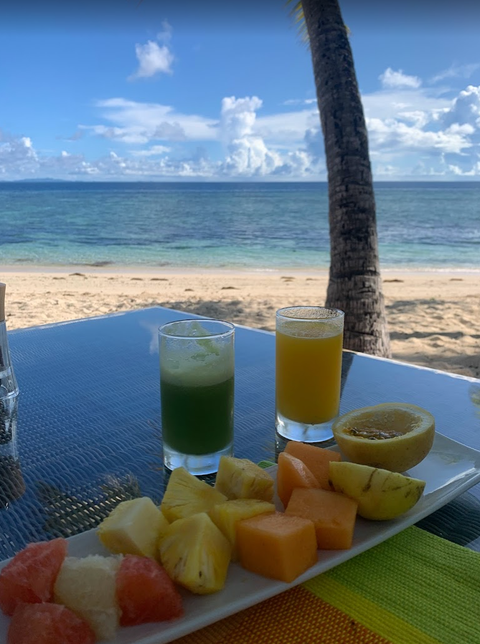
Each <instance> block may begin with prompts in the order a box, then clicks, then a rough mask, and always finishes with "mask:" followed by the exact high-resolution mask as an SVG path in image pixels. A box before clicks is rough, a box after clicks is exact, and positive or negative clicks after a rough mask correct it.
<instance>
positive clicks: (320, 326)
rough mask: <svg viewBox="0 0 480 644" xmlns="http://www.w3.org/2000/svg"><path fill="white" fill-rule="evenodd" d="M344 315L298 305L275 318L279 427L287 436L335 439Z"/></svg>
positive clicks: (303, 439)
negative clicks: (333, 423) (333, 424)
mask: <svg viewBox="0 0 480 644" xmlns="http://www.w3.org/2000/svg"><path fill="white" fill-rule="evenodd" d="M343 321H344V313H343V311H339V310H337V309H328V308H324V307H321V306H293V307H288V308H284V309H279V310H278V311H277V315H276V429H277V432H278V433H279V434H280V435H281V436H283V437H284V438H288V439H290V440H297V441H303V442H305V443H318V442H323V441H327V440H330V439H332V438H333V433H332V421H333V420H334V418H335V417H336V416H337V415H338V411H339V406H340V388H341V387H340V385H341V373H342V347H343Z"/></svg>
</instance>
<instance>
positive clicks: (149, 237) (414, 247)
mask: <svg viewBox="0 0 480 644" xmlns="http://www.w3.org/2000/svg"><path fill="white" fill-rule="evenodd" d="M375 193H376V201H377V225H378V233H379V245H380V260H381V264H382V267H383V268H392V269H394V268H396V269H414V270H419V269H433V270H447V269H449V270H451V269H454V270H455V269H457V270H478V271H480V183H473V182H472V183H379V184H376V186H375ZM329 243H330V242H329V234H328V195H327V186H326V184H313V183H309V184H305V183H274V184H272V183H263V184H261V183H250V184H248V183H236V184H232V183H230V184H225V183H222V184H211V183H205V184H194V183H170V184H165V183H145V184H142V183H0V264H1V265H26V266H32V267H34V266H36V267H39V266H50V265H79V266H82V265H83V266H86V265H105V266H108V265H111V266H112V267H114V266H115V265H116V266H132V267H139V268H141V267H145V268H146V267H161V266H164V267H165V266H170V267H193V268H251V269H274V268H288V267H291V268H304V269H316V268H326V267H328V264H329Z"/></svg>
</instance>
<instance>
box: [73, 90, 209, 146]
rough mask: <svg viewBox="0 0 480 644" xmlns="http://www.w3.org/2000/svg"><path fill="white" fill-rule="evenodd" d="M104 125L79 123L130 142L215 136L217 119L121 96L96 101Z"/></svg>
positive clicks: (105, 135) (92, 130) (85, 127)
mask: <svg viewBox="0 0 480 644" xmlns="http://www.w3.org/2000/svg"><path fill="white" fill-rule="evenodd" d="M96 106H97V107H99V108H100V111H101V115H102V117H103V119H105V120H106V121H110V123H112V125H111V126H107V125H82V126H80V128H81V129H82V130H84V131H85V130H88V131H90V132H93V133H94V134H97V135H98V136H101V137H104V138H109V139H112V140H117V141H121V142H123V143H130V144H145V143H149V142H150V141H155V140H158V141H169V142H170V141H186V140H189V141H209V140H212V138H213V139H215V138H216V137H217V136H218V134H217V128H218V121H216V120H214V119H207V118H205V117H203V116H197V115H195V114H182V113H180V112H176V111H175V110H174V108H173V107H171V106H169V105H161V104H159V103H139V102H136V101H128V100H126V99H123V98H112V99H107V100H102V101H97V103H96Z"/></svg>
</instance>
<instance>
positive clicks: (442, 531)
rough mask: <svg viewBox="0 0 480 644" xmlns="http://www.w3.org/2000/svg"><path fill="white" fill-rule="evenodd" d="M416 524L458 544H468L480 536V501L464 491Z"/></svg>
mask: <svg viewBox="0 0 480 644" xmlns="http://www.w3.org/2000/svg"><path fill="white" fill-rule="evenodd" d="M416 525H417V526H418V527H419V528H423V529H424V530H427V531H428V532H431V533H432V534H436V535H437V536H438V537H443V538H444V539H448V541H452V542H453V543H457V544H458V545H460V546H468V544H469V543H471V542H472V541H475V540H476V539H478V538H479V537H480V501H479V500H478V499H477V498H476V497H475V496H474V495H473V494H471V493H470V492H466V493H465V494H462V495H461V496H459V497H458V498H456V499H455V500H454V501H452V502H451V503H449V504H448V505H445V506H444V507H443V508H440V509H439V510H437V511H436V512H433V513H432V514H430V515H429V516H428V517H425V519H422V520H421V521H419V522H418V523H417V524H416Z"/></svg>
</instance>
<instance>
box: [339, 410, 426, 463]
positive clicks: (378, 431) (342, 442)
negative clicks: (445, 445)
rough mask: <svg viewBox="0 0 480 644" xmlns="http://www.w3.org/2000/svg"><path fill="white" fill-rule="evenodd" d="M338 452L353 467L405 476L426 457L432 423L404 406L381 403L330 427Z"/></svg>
mask: <svg viewBox="0 0 480 644" xmlns="http://www.w3.org/2000/svg"><path fill="white" fill-rule="evenodd" d="M332 429H333V435H334V437H335V440H336V441H337V444H338V446H339V448H340V450H341V451H342V452H343V454H344V455H345V456H346V457H347V458H348V460H350V461H352V462H353V463H359V464H361V465H369V466H371V467H378V468H381V469H385V470H390V471H391V472H405V471H406V470H409V469H410V468H411V467H414V466H415V465H418V463H420V462H421V461H423V459H424V458H425V457H426V456H427V454H428V452H429V451H430V450H431V448H432V445H433V439H434V437H435V419H434V417H433V416H432V414H430V412H428V411H427V410H426V409H423V408H422V407H417V406H416V405H410V404H407V403H383V404H381V405H375V406H374V407H362V408H361V409H355V410H354V411H351V412H349V413H348V414H345V415H343V416H340V418H337V420H336V421H335V422H334V423H333V427H332Z"/></svg>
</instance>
